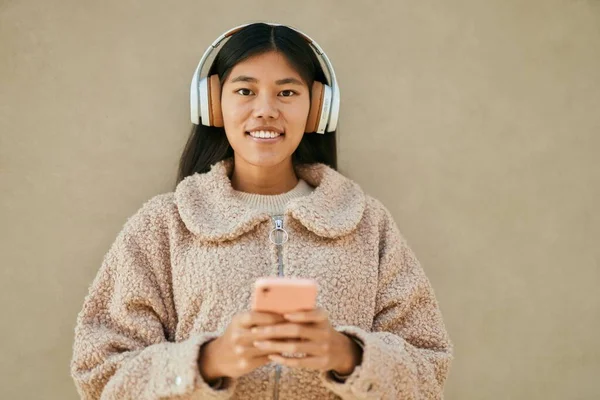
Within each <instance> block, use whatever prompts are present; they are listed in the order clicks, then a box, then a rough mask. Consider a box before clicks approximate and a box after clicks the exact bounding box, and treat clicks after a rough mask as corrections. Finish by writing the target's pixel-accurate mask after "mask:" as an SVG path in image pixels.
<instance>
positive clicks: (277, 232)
mask: <svg viewBox="0 0 600 400" xmlns="http://www.w3.org/2000/svg"><path fill="white" fill-rule="evenodd" d="M288 239H289V235H288V233H287V232H286V230H285V229H283V219H282V218H275V228H274V229H272V230H271V232H270V233H269V240H270V241H271V243H273V244H274V245H276V246H281V245H283V244H284V243H285V242H287V241H288Z"/></svg>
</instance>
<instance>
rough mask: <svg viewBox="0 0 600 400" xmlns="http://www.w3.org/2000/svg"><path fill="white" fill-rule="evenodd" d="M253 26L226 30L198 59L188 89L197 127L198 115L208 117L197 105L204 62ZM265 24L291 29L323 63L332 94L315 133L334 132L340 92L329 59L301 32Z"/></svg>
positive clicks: (192, 115) (192, 114)
mask: <svg viewBox="0 0 600 400" xmlns="http://www.w3.org/2000/svg"><path fill="white" fill-rule="evenodd" d="M253 24H254V23H250V24H243V25H239V26H236V27H235V28H232V29H230V30H228V31H227V32H225V33H223V34H222V35H221V36H219V37H218V38H217V39H216V40H215V41H214V42H213V43H212V44H211V45H210V46H209V47H208V48H207V49H206V51H205V52H204V54H203V55H202V58H201V59H200V62H199V63H198V66H197V67H196V70H195V71H194V76H193V77H192V84H191V88H190V108H191V119H192V123H194V124H196V125H198V124H199V123H200V115H208V108H207V107H208V106H207V105H206V104H199V103H200V100H199V99H200V95H199V90H200V82H201V81H202V78H204V77H201V74H202V71H203V69H204V66H205V64H206V61H207V60H208V58H209V57H210V56H211V54H212V53H213V52H214V51H216V50H217V48H218V47H219V46H220V45H221V43H222V42H223V41H224V40H226V39H228V38H229V37H231V36H233V35H234V34H236V33H237V32H239V31H240V30H242V29H243V28H245V27H247V26H249V25H253ZM265 24H267V25H270V26H285V27H287V28H289V29H292V30H293V31H295V32H296V33H298V34H299V35H300V36H302V37H303V38H304V40H306V41H307V42H308V44H309V45H310V46H311V48H312V49H313V51H314V52H315V54H316V55H317V58H318V59H320V60H322V61H324V63H325V69H326V70H327V75H328V79H329V85H330V87H331V92H332V93H331V96H330V97H331V101H330V104H326V105H325V111H326V112H325V113H324V115H322V117H323V118H327V121H323V124H319V125H320V129H318V130H317V132H319V133H324V131H325V127H327V132H333V131H335V129H336V127H337V122H338V115H339V109H340V90H339V87H338V85H337V80H336V77H335V71H334V70H333V65H331V62H330V61H329V57H327V54H325V52H324V51H323V49H322V48H321V46H319V44H318V43H317V42H315V41H314V40H313V39H311V38H310V37H309V36H308V35H306V34H305V33H303V32H301V31H300V30H298V29H296V28H293V27H291V26H288V25H282V24H275V23H268V22H265ZM321 67H323V64H321ZM200 107H202V108H206V110H200Z"/></svg>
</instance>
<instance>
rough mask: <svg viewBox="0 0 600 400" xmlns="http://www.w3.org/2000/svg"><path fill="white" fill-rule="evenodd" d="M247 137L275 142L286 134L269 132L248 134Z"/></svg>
mask: <svg viewBox="0 0 600 400" xmlns="http://www.w3.org/2000/svg"><path fill="white" fill-rule="evenodd" d="M246 135H248V136H250V137H251V138H253V139H257V140H275V139H279V138H280V137H282V136H285V134H284V133H279V132H269V131H255V132H246Z"/></svg>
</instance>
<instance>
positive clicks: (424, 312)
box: [321, 208, 453, 400]
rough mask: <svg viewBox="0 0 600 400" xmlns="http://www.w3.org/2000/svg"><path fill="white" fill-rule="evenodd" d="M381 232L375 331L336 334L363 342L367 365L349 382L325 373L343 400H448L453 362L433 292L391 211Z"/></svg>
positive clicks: (356, 329) (351, 330)
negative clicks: (447, 386) (445, 396)
mask: <svg viewBox="0 0 600 400" xmlns="http://www.w3.org/2000/svg"><path fill="white" fill-rule="evenodd" d="M384 213H385V218H384V222H383V224H382V226H381V228H380V249H379V250H380V251H379V258H380V262H379V278H378V289H377V297H376V309H375V313H374V319H373V326H372V329H371V332H367V331H365V330H364V329H361V328H359V327H356V326H338V327H336V329H337V330H338V331H340V332H342V333H345V334H346V335H349V336H351V337H352V338H355V339H358V340H359V341H360V342H362V343H363V346H362V347H363V358H362V363H361V364H360V365H359V366H357V367H356V368H355V369H354V371H353V373H352V374H351V375H350V376H348V377H347V378H346V380H345V381H344V382H339V381H336V379H335V377H334V376H332V375H331V374H330V372H322V373H321V379H322V381H323V383H324V385H325V386H326V387H327V388H329V390H331V391H332V392H334V393H335V394H337V395H338V396H340V397H341V398H342V399H345V400H350V399H407V400H408V399H442V398H443V385H444V382H445V380H446V377H447V375H448V370H449V367H450V364H451V360H452V352H453V350H452V344H451V342H450V339H449V337H448V334H447V332H446V328H445V326H444V322H443V320H442V315H441V312H440V310H439V307H438V304H437V300H436V298H435V295H434V292H433V289H432V287H431V284H430V282H429V280H428V279H427V277H426V276H425V272H424V271H423V269H422V267H421V266H420V264H419V262H418V260H417V259H416V257H415V255H414V253H413V252H412V251H411V249H410V248H409V246H408V245H407V243H406V241H405V240H404V238H403V237H402V236H401V234H400V232H399V231H398V228H397V226H396V224H395V222H394V220H393V218H392V216H391V214H390V213H389V211H388V210H387V209H385V208H384Z"/></svg>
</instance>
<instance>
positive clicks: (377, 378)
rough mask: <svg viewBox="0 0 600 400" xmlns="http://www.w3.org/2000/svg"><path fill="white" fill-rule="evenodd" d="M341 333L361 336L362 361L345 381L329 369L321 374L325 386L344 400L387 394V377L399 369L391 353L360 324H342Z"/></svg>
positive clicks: (338, 328)
mask: <svg viewBox="0 0 600 400" xmlns="http://www.w3.org/2000/svg"><path fill="white" fill-rule="evenodd" d="M335 329H336V330H337V331H338V332H340V333H344V334H346V335H348V336H350V337H353V338H355V339H358V341H360V342H362V344H363V356H362V363H361V364H360V365H357V366H356V367H355V368H354V371H353V372H352V373H351V374H350V375H349V376H348V377H347V378H346V379H345V381H343V382H338V381H336V379H335V377H334V376H333V375H332V374H330V372H329V371H321V372H320V373H319V375H320V378H321V382H322V383H323V385H324V386H325V387H326V388H328V389H329V390H331V391H332V392H333V393H335V394H337V395H338V396H340V397H341V398H343V399H372V398H373V399H375V398H377V399H378V398H382V396H383V397H385V396H384V393H383V392H382V391H384V390H385V380H386V379H387V377H388V376H391V375H390V371H389V369H390V368H391V369H394V368H398V366H397V365H390V363H389V356H388V355H386V354H385V353H386V349H384V348H383V347H384V346H382V343H381V341H380V340H379V339H378V338H377V337H375V336H374V335H372V334H370V333H369V332H367V331H365V330H363V329H361V328H359V327H356V326H339V327H336V328H335ZM407 373H408V372H407Z"/></svg>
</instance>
